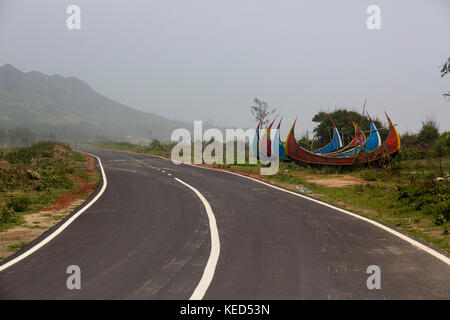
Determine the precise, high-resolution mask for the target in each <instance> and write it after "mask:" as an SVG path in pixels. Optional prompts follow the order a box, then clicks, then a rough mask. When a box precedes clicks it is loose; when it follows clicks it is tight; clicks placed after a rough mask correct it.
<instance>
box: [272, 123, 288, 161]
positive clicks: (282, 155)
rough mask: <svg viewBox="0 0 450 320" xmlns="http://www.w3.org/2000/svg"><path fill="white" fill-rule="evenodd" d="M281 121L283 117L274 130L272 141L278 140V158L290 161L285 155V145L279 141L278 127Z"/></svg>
mask: <svg viewBox="0 0 450 320" xmlns="http://www.w3.org/2000/svg"><path fill="white" fill-rule="evenodd" d="M282 120H283V117H281V119H280V122H279V123H278V127H277V128H276V132H275V137H274V140H278V157H279V158H280V159H283V160H286V161H291V159H289V158H288V156H287V155H286V151H285V149H284V145H285V143H284V142H282V141H281V139H280V127H281V121H282Z"/></svg>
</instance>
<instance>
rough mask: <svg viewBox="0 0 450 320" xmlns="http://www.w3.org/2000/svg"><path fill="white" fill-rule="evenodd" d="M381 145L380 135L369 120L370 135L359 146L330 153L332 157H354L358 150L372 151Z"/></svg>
mask: <svg viewBox="0 0 450 320" xmlns="http://www.w3.org/2000/svg"><path fill="white" fill-rule="evenodd" d="M380 145H381V137H380V134H379V133H378V129H377V127H376V126H375V123H373V122H370V135H369V137H368V138H367V140H366V141H365V142H364V143H363V144H362V145H361V146H359V147H356V148H353V149H350V150H348V151H345V152H342V153H339V154H336V155H332V157H334V158H346V157H355V156H357V155H358V153H359V152H366V153H368V152H371V151H374V150H375V149H376V148H378V147H379V146H380Z"/></svg>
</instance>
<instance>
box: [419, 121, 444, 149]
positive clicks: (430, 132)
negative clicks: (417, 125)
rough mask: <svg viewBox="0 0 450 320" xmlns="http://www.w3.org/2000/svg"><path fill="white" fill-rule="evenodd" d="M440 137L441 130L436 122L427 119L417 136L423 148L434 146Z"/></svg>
mask: <svg viewBox="0 0 450 320" xmlns="http://www.w3.org/2000/svg"><path fill="white" fill-rule="evenodd" d="M438 137H439V129H438V127H437V124H436V121H435V120H433V119H427V120H426V121H425V122H422V129H420V131H419V133H418V135H417V140H418V142H419V143H420V144H421V145H422V146H425V147H430V146H432V145H433V144H434V142H435V141H436V139H437V138H438Z"/></svg>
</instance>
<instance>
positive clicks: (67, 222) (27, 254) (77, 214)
mask: <svg viewBox="0 0 450 320" xmlns="http://www.w3.org/2000/svg"><path fill="white" fill-rule="evenodd" d="M80 152H83V151H80ZM83 153H85V154H88V155H90V156H92V157H95V158H97V160H98V163H99V165H100V170H101V172H102V178H103V186H102V188H101V189H100V191H99V193H97V195H96V196H95V197H94V198H93V199H92V200H91V201H89V203H88V204H86V205H85V206H84V207H83V208H82V209H80V210H79V211H78V212H77V213H76V214H74V215H73V216H71V217H70V218H69V219H68V220H67V221H66V222H64V223H63V224H62V225H61V226H60V227H59V228H58V229H56V230H55V231H53V232H52V233H51V234H50V235H49V236H47V237H46V238H45V239H43V240H42V241H41V242H39V243H38V244H36V245H34V246H33V247H31V248H30V249H28V250H27V251H25V252H24V253H22V254H21V255H19V256H17V257H16V258H14V259H12V260H11V261H8V262H7V263H5V264H3V265H1V266H0V271H3V270H5V269H7V268H9V267H11V266H12V265H14V264H16V263H17V262H19V261H21V260H23V259H25V258H26V257H28V256H29V255H31V254H33V253H34V252H36V251H37V250H39V249H40V248H42V247H43V246H45V245H46V244H47V243H49V242H50V241H51V240H52V239H53V238H55V237H56V236H57V235H58V234H60V233H61V232H63V231H64V229H66V228H67V227H68V226H69V225H70V224H71V223H72V222H73V221H74V220H75V219H76V218H78V217H79V216H80V215H81V214H82V213H83V212H84V211H86V210H87V209H88V208H89V207H90V206H91V205H92V204H94V202H95V201H97V200H98V199H99V198H100V196H101V195H102V194H103V192H104V191H105V189H106V185H107V180H106V175H105V170H103V166H102V161H101V160H100V158H99V157H97V156H95V155H93V154H90V153H87V152H83Z"/></svg>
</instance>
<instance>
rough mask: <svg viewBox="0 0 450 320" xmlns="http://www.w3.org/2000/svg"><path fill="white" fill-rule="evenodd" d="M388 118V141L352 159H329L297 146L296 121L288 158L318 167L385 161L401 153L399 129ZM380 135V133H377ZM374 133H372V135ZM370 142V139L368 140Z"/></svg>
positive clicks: (288, 149)
mask: <svg viewBox="0 0 450 320" xmlns="http://www.w3.org/2000/svg"><path fill="white" fill-rule="evenodd" d="M386 117H387V119H388V122H389V135H388V137H387V139H386V141H385V142H384V143H383V144H382V145H380V146H379V147H377V148H376V149H375V150H374V151H372V152H368V153H367V152H365V151H364V149H360V150H359V151H358V153H357V154H356V155H355V156H350V157H329V156H324V155H319V154H316V153H314V152H311V151H308V150H305V149H303V148H302V147H300V146H299V145H298V144H297V141H296V140H295V136H294V128H295V123H296V122H297V120H295V121H294V124H293V125H292V128H291V130H290V131H289V134H288V136H287V139H286V145H285V151H286V154H287V155H288V157H290V158H291V159H294V160H297V161H300V162H303V163H308V164H318V165H334V166H348V165H353V164H358V163H368V162H374V161H377V160H380V159H383V158H384V157H387V156H393V155H395V154H396V153H397V152H398V151H400V146H401V143H400V137H399V135H398V132H397V129H396V128H395V126H394V125H393V123H392V121H391V119H389V117H388V115H387V114H386ZM375 132H376V133H378V131H375ZM372 134H373V132H372V133H371V135H372ZM367 140H369V139H367Z"/></svg>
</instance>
